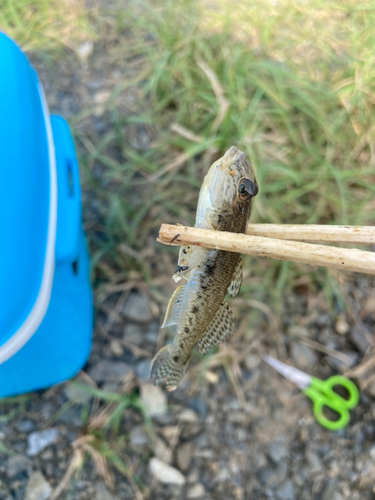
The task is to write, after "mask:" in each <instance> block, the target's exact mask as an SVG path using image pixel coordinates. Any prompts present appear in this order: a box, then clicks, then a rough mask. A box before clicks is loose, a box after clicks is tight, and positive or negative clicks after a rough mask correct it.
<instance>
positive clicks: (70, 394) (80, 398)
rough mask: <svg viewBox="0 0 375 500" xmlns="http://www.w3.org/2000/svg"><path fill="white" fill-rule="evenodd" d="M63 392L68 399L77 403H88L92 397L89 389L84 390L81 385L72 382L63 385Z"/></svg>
mask: <svg viewBox="0 0 375 500" xmlns="http://www.w3.org/2000/svg"><path fill="white" fill-rule="evenodd" d="M87 387H89V386H87ZM64 392H65V395H66V397H67V398H68V399H70V400H71V401H73V403H77V404H79V405H84V404H86V403H88V402H89V401H90V400H91V398H92V395H91V394H90V393H89V391H86V390H85V389H84V388H82V387H77V386H75V385H74V384H67V385H66V386H65V387H64Z"/></svg>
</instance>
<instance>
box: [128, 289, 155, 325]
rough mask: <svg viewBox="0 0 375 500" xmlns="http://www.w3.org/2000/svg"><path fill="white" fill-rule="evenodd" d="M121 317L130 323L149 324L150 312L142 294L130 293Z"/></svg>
mask: <svg viewBox="0 0 375 500" xmlns="http://www.w3.org/2000/svg"><path fill="white" fill-rule="evenodd" d="M121 313H122V315H123V316H124V317H125V318H127V319H129V320H130V321H137V322H139V323H149V322H150V321H151V320H152V311H151V307H150V304H149V303H148V299H147V297H146V296H145V295H144V294H143V293H142V292H131V293H130V294H129V297H128V299H127V301H126V302H125V304H124V306H123V308H122V310H121Z"/></svg>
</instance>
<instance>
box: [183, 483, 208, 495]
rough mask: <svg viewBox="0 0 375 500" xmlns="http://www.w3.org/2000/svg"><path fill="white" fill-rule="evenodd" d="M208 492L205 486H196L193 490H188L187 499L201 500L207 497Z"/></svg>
mask: <svg viewBox="0 0 375 500" xmlns="http://www.w3.org/2000/svg"><path fill="white" fill-rule="evenodd" d="M205 493H206V490H205V489H204V486H203V485H202V484H200V483H198V484H195V485H194V486H192V487H191V488H189V489H188V491H187V494H186V497H187V498H201V497H203V496H204V495H205Z"/></svg>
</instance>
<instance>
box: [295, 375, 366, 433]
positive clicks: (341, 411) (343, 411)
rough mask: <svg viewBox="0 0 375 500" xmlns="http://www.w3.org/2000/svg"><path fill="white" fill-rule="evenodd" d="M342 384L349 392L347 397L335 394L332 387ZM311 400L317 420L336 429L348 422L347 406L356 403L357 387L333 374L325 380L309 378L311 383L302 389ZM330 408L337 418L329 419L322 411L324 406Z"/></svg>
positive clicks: (328, 427)
mask: <svg viewBox="0 0 375 500" xmlns="http://www.w3.org/2000/svg"><path fill="white" fill-rule="evenodd" d="M335 386H342V387H344V388H345V389H346V390H347V391H348V394H349V397H348V399H345V398H343V397H342V396H340V395H339V394H337V393H336V392H335V391H334V390H333V387H335ZM303 392H304V393H305V394H306V396H308V397H309V398H310V399H311V400H312V402H313V410H314V415H315V418H316V420H317V422H319V423H320V425H322V426H323V427H325V428H326V429H329V430H337V429H341V428H343V427H345V426H346V425H347V423H348V422H349V418H350V415H349V411H348V410H349V408H353V407H354V406H356V404H357V403H358V399H359V394H358V389H357V387H356V386H355V385H354V384H353V382H352V381H351V380H348V379H346V378H345V377H341V376H340V375H334V376H333V377H330V378H329V379H327V380H326V381H323V380H319V379H317V378H315V377H312V378H311V384H310V385H309V387H307V388H306V389H304V391H303ZM325 406H326V407H327V408H330V409H331V410H333V411H334V412H336V413H337V414H338V415H339V418H338V420H330V419H329V418H327V417H326V416H325V415H324V413H323V408H324V407H325Z"/></svg>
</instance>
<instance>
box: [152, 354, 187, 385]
mask: <svg viewBox="0 0 375 500" xmlns="http://www.w3.org/2000/svg"><path fill="white" fill-rule="evenodd" d="M188 365H189V361H187V362H186V363H185V364H183V365H181V364H179V363H177V362H176V361H174V360H173V359H172V350H171V348H170V346H169V345H166V346H164V347H162V348H161V349H160V351H159V352H158V353H157V354H156V356H155V357H154V359H153V360H152V364H151V371H150V378H151V380H152V381H153V382H154V384H155V385H159V384H160V383H161V382H164V385H165V388H166V389H167V390H168V391H173V390H174V389H176V387H177V386H178V384H179V383H180V381H181V379H182V377H183V376H184V375H185V372H186V370H187V367H188Z"/></svg>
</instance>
